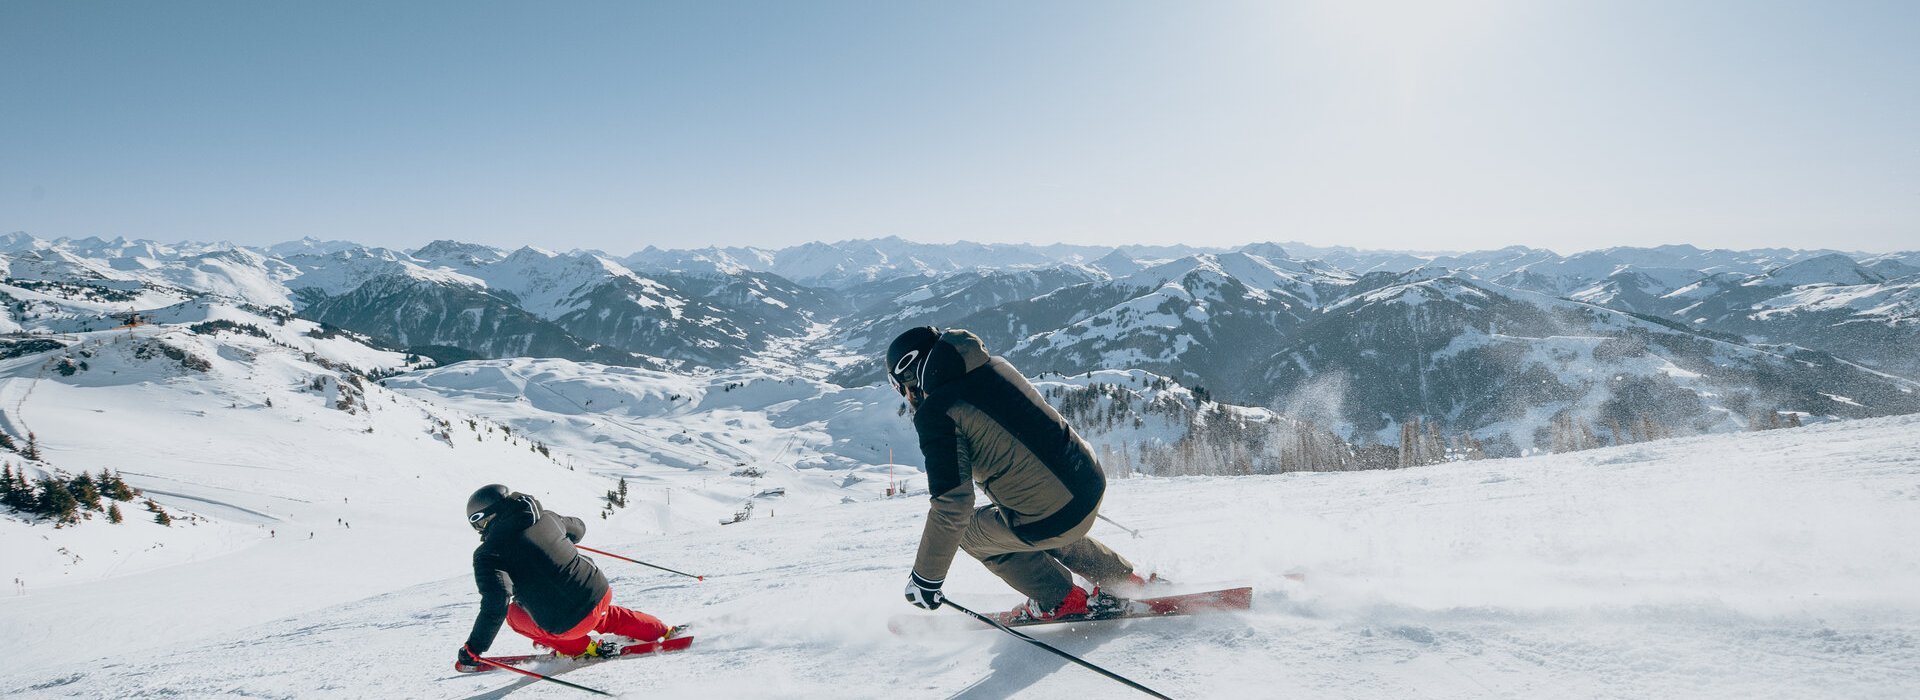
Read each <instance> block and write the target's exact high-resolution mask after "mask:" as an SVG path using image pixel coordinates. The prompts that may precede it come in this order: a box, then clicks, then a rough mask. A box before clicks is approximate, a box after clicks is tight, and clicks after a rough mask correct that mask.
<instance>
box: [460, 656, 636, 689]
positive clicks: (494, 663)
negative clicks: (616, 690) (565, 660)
mask: <svg viewBox="0 0 1920 700" xmlns="http://www.w3.org/2000/svg"><path fill="white" fill-rule="evenodd" d="M468 656H473V655H472V654H468ZM473 660H474V661H478V662H480V663H483V664H486V665H488V666H492V667H494V668H504V669H506V670H509V671H512V672H514V673H518V674H520V675H522V676H532V677H534V678H538V679H540V680H543V681H548V682H551V683H559V684H560V685H564V686H566V687H569V688H573V689H575V690H584V691H587V692H589V693H593V694H594V695H605V696H607V697H613V693H609V692H607V691H604V690H594V689H592V688H589V687H586V686H584V685H580V684H578V683H568V682H566V681H563V680H560V679H558V678H554V677H553V676H543V675H540V674H538V673H534V672H532V671H529V670H526V669H524V668H514V667H512V666H508V665H506V664H503V663H500V662H498V661H494V660H493V659H489V658H487V657H484V656H473Z"/></svg>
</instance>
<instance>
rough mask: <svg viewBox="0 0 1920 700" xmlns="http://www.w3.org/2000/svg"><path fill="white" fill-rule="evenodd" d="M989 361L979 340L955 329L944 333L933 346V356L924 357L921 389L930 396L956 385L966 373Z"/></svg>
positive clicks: (977, 337) (970, 333)
mask: <svg viewBox="0 0 1920 700" xmlns="http://www.w3.org/2000/svg"><path fill="white" fill-rule="evenodd" d="M992 360H993V357H992V356H990V355H988V354H987V346H986V344H985V343H983V342H981V341H980V336H977V335H974V334H973V333H972V332H971V331H967V330H963V329H959V328H954V329H950V330H947V331H944V332H942V333H941V334H940V341H939V342H937V343H935V344H934V346H933V352H931V353H928V354H927V372H926V380H925V389H926V390H927V392H929V393H931V392H933V391H934V390H935V389H938V388H940V387H941V386H943V385H946V384H950V383H952V382H955V381H958V380H959V379H960V378H961V377H963V376H966V374H967V373H968V372H972V371H974V370H976V369H980V368H981V367H985V366H986V365H987V363H988V362H990V361H992Z"/></svg>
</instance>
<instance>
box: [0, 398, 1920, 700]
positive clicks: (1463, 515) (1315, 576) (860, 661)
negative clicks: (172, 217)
mask: <svg viewBox="0 0 1920 700" xmlns="http://www.w3.org/2000/svg"><path fill="white" fill-rule="evenodd" d="M1113 484H1114V487H1113V490H1112V491H1111V492H1110V494H1109V496H1108V499H1107V503H1106V506H1105V508H1104V509H1103V510H1104V512H1105V513H1106V514H1108V515H1109V516H1110V517H1113V518H1115V519H1116V520H1119V521H1121V522H1122V523H1125V524H1127V525H1128V526H1130V527H1134V528H1137V529H1139V530H1141V532H1142V537H1141V538H1139V539H1134V538H1129V537H1128V536H1127V535H1126V534H1125V533H1123V532H1120V531H1119V530H1117V529H1115V528H1113V527H1111V526H1108V525H1105V524H1102V525H1100V526H1098V527H1096V528H1095V530H1094V532H1095V535H1096V536H1098V537H1100V538H1102V539H1103V540H1104V541H1106V542H1108V543H1109V544H1111V545H1113V546H1114V547H1115V548H1117V549H1118V550H1120V551H1121V552H1122V553H1123V554H1124V555H1126V556H1128V557H1129V558H1131V559H1132V560H1133V561H1134V562H1135V563H1136V564H1138V565H1140V566H1141V567H1142V568H1143V569H1148V568H1157V569H1158V570H1159V571H1160V572H1161V573H1162V574H1163V575H1166V576H1168V577H1170V578H1172V579H1173V580H1175V581H1184V582H1190V583H1189V585H1186V586H1182V587H1181V588H1182V589H1193V588H1199V587H1203V586H1202V583H1203V582H1204V583H1205V584H1206V585H1205V586H1204V587H1209V588H1210V587H1217V585H1225V584H1230V583H1251V584H1253V585H1254V586H1255V587H1256V591H1257V595H1256V599H1255V603H1254V609H1253V610H1252V611H1249V612H1247V613H1244V614H1234V615H1212V616H1204V617H1186V618H1170V619H1165V620H1140V621H1128V622H1118V623H1099V624H1092V625H1081V626H1078V627H1074V628H1042V629H1040V630H1039V631H1036V632H1035V634H1036V636H1038V637H1040V638H1042V639H1044V640H1046V641H1048V642H1049V643H1052V644H1055V645H1056V646H1059V647H1061V648H1063V649H1066V650H1068V651H1071V652H1074V653H1078V654H1081V655H1083V656H1085V657H1086V658H1088V659H1089V660H1091V661H1093V662H1094V663H1098V664H1101V665H1103V666H1106V667H1108V668H1110V669H1113V670H1115V671H1117V672H1120V673H1122V674H1124V675H1128V676H1129V677H1132V678H1134V679H1135V680H1137V681H1140V682H1142V683H1145V684H1146V685H1148V686H1151V687H1154V688H1156V689H1159V690H1161V691H1162V692H1166V693H1168V694H1170V695H1173V696H1175V697H1316V698H1325V697H1332V698H1373V697H1413V698H1481V697H1527V698H1531V697H1601V698H1645V697H1729V698H1731V697H1741V698H1744V697H1845V698H1902V697H1913V696H1915V695H1916V694H1920V557H1916V555H1915V554H1914V550H1913V549H1912V546H1911V544H1910V542H1909V541H1908V539H1907V538H1909V537H1911V535H1912V533H1915V532H1920V417H1912V416H1909V417H1898V418H1888V419H1875V420H1865V421H1855V422H1846V423H1833V424H1824V425H1819V426H1813V427H1808V428H1801V429H1793V430H1778V431H1770V432H1765V433H1748V434H1735V435H1719V436H1704V437H1698V438H1687V439H1679V440H1669V441H1662V442H1655V443H1643V444H1638V445H1629V446H1623V447H1617V448H1609V449H1603V450H1593V451H1588V452H1580V453H1574V454H1568V455H1558V456H1549V457H1535V458H1531V459H1521V460H1496V461H1485V462H1471V463H1455V464H1448V465H1440V466H1434V467H1423V468H1416V469H1408V470H1399V471H1388V472H1360V473H1331V474H1288V475H1280V476H1265V477H1237V478H1181V479H1135V480H1118V481H1115V482H1113ZM446 510H447V512H448V513H449V516H448V517H449V518H451V517H452V516H451V515H450V514H451V513H452V506H451V504H449V505H448V508H447V509H446ZM924 510H925V504H924V502H923V501H921V500H920V499H917V498H914V499H896V500H887V501H874V502H866V503H852V504H844V505H836V506H823V507H819V508H816V509H812V510H809V511H805V512H799V513H793V514H791V515H788V514H782V515H780V516H779V517H772V518H756V519H754V520H751V521H748V522H744V523H740V524H737V525H732V526H727V527H718V526H708V527H704V528H700V529H696V530H694V531H692V532H689V533H685V534H680V535H675V536H671V537H658V538H650V539H636V538H634V536H633V535H632V534H631V533H622V532H621V531H620V530H619V529H617V528H614V529H612V534H607V530H601V531H600V533H601V534H602V536H604V537H609V538H623V539H615V540H613V541H604V540H597V539H595V537H594V536H593V535H594V532H593V531H591V530H590V534H589V538H588V540H587V544H590V545H596V546H604V548H606V549H608V550H609V551H615V552H621V553H624V554H628V555H631V556H635V557H636V558H640V559H644V560H648V561H654V562H657V563H661V564H663V565H667V566H672V567H675V568H680V569H682V570H687V571H695V572H701V573H705V574H707V575H708V576H709V579H708V580H707V581H705V582H696V581H693V580H691V579H684V578H678V577H671V576H668V575H665V574H661V573H659V572H655V571H652V570H650V569H644V568H641V567H637V566H633V565H630V564H626V563H623V562H619V561H614V560H607V559H605V558H602V561H601V565H602V567H603V568H604V569H605V570H606V571H607V572H608V573H609V575H610V576H611V578H612V579H613V582H614V588H615V598H616V600H617V601H618V602H620V603H621V604H624V605H628V606H631V607H635V608H638V609H641V610H645V611H648V612H652V613H655V614H657V615H660V616H661V617H662V618H664V619H666V620H668V621H669V622H692V623H694V624H695V625H696V628H695V634H696V636H697V637H698V641H697V642H696V644H695V646H694V647H693V649H691V650H690V651H687V652H683V653H679V654H673V655H666V656H659V657H650V658H642V659H632V660H620V661H613V662H608V663H602V664H598V665H592V666H586V667H577V668H557V669H556V668H549V669H545V670H549V671H557V672H559V673H560V674H561V675H562V677H564V678H565V679H566V680H569V681H572V682H575V683H580V684H584V685H588V686H593V687H598V688H602V689H606V690H609V691H613V692H618V693H624V694H626V695H627V696H629V697H648V698H653V697H773V698H786V697H875V698H878V697H913V698H920V697H927V698H999V697H1034V698H1055V697H1101V698H1106V697H1127V696H1128V694H1129V692H1130V691H1127V690H1126V689H1125V688H1124V687H1121V686H1119V685H1117V684H1114V683H1113V682H1111V681H1109V680H1107V679H1104V678H1101V677H1099V676H1097V675H1095V674H1093V673H1091V672H1089V671H1086V670H1085V669H1081V668H1079V667H1077V666H1073V665H1071V664H1069V663H1067V662H1065V661H1062V660H1059V659H1055V658H1054V657H1051V656H1048V655H1046V654H1044V653H1043V652H1040V651H1039V650H1037V649H1034V648H1032V647H1030V646H1028V645H1026V644H1024V643H1021V642H1018V641H1016V640H1014V639H1011V638H1009V637H1007V636H1005V635H1003V634H1000V633H997V632H994V631H990V630H982V631H976V632H967V633H959V634H954V635H950V636H944V637H934V638H911V639H908V638H902V637H896V636H894V635H892V634H890V633H889V632H888V631H887V630H886V620H887V619H888V618H889V617H891V616H893V615H896V614H900V613H903V612H910V610H911V609H910V608H908V607H907V606H906V605H905V604H904V603H903V602H902V601H901V599H900V593H899V589H900V588H901V586H902V585H904V584H903V581H902V579H904V578H905V571H906V567H907V566H908V564H909V563H910V561H911V559H912V552H913V548H914V546H915V543H916V541H917V538H918V535H919V531H920V521H921V518H922V517H923V514H924ZM592 525H593V521H590V527H591V526H592ZM445 527H446V528H448V529H450V530H456V531H457V530H458V529H459V527H460V526H459V525H458V524H457V523H456V522H453V521H451V520H449V522H448V524H447V525H446V526H445ZM432 545H433V546H436V547H441V548H447V547H464V546H465V545H457V544H455V543H454V540H452V539H443V540H439V541H436V542H434V543H432ZM248 551H249V552H251V551H253V550H248ZM383 551H386V552H388V553H390V554H400V553H401V552H404V551H405V550H404V548H396V547H389V548H386V549H385V550H383ZM246 554H247V553H245V552H243V553H242V554H238V555H229V556H227V557H221V558H217V559H214V560H212V561H202V562H196V563H193V564H191V565H181V566H173V567H168V568H165V569H161V570H155V571H149V572H144V573H138V574H134V575H129V576H123V577H120V578H116V579H107V580H104V581H99V582H95V583H88V584H78V585H73V586H68V587H64V588H59V589H55V590H54V591H52V592H50V593H46V594H40V593H36V594H35V595H30V596H26V597H22V598H0V622H4V623H5V627H6V628H8V629H9V630H10V631H11V630H13V629H15V628H16V626H17V625H18V624H20V623H22V622H24V621H28V620H41V619H44V618H42V617H41V616H40V615H37V614H36V615H28V614H27V613H28V612H29V611H30V610H39V611H40V612H42V613H44V612H48V611H53V612H57V613H58V614H59V615H60V616H61V619H62V620H63V623H64V624H65V625H66V626H67V628H68V630H69V631H67V632H64V633H62V634H60V635H59V639H60V641H58V642H57V644H59V645H60V647H61V650H60V651H57V652H51V653H48V652H45V651H44V650H42V651H41V653H30V652H31V651H32V650H31V649H30V648H29V649H22V648H21V647H20V646H19V645H20V644H22V643H27V644H31V643H33V642H32V641H22V640H23V639H26V640H38V641H39V642H41V643H49V642H52V639H53V638H51V637H48V636H46V635H41V634H27V635H13V634H9V635H7V637H8V639H0V659H19V658H22V655H23V654H24V655H26V656H32V657H34V658H35V659H37V661H36V662H35V663H31V664H15V663H12V662H9V663H7V664H6V665H5V666H4V667H0V695H4V696H6V697H21V698H39V697H90V698H91V697H154V696H170V697H206V696H214V695H244V696H253V697H275V698H277V697H410V698H503V697H512V698H544V697H555V698H559V697H581V696H582V695H581V694H579V693H578V692H577V691H573V690H569V689H567V688H562V687H558V686H554V685H552V684H546V683H538V682H534V681H531V680H530V679H521V678H517V677H510V676H508V675H506V674H504V673H498V672H496V673H491V674H481V675H463V674H457V673H454V672H453V671H452V669H451V664H452V658H453V652H454V650H455V649H456V648H457V647H458V646H459V644H460V642H461V641H462V640H463V639H464V637H465V635H466V632H467V628H468V626H469V625H470V624H471V621H472V618H473V615H474V613H475V611H476V609H477V603H478V599H477V596H476V594H475V593H474V591H473V584H472V581H471V579H470V576H469V575H468V574H467V573H466V572H465V571H464V569H463V568H462V567H461V566H460V563H461V558H462V556H463V555H464V549H462V550H460V551H439V552H434V553H433V558H434V560H435V561H438V562H442V565H443V566H444V569H443V571H444V577H443V578H441V579H439V580H432V581H429V582H426V583H420V584H417V585H408V586H401V587H397V588H394V589H389V590H386V591H385V592H380V593H378V594H374V595H371V596H366V597H360V598H357V599H353V600H350V601H347V602H342V603H337V604H329V605H325V606H323V607H319V608H318V609H311V610H307V611H305V612H298V613H296V614H290V615H287V616H284V617H280V618H278V619H273V620H272V621H270V622H265V623H250V624H246V625H242V626H239V627H238V628H233V627H221V626H220V623H219V621H220V620H221V619H222V617H223V609H224V608H225V606H228V605H231V604H233V602H234V601H233V600H231V599H229V597H228V596H226V595H224V594H222V595H216V594H213V593H211V592H212V591H222V592H224V591H227V590H229V588H230V587H234V586H240V587H244V586H246V585H247V580H248V579H246V578H245V574H244V571H241V570H239V569H243V567H238V566H236V565H238V564H241V563H244V562H247V561H249V560H248V559H246V558H245V555H246ZM312 557H313V558H312V559H311V560H309V561H298V560H289V559H287V558H284V557H282V558H277V559H274V560H272V561H273V562H274V563H276V564H277V565H281V566H311V567H315V568H316V569H319V568H324V567H341V566H351V567H357V568H355V569H353V571H352V572H351V575H353V576H355V577H357V578H362V579H365V580H364V581H362V587H363V588H364V587H369V586H375V585H377V583H378V581H379V579H380V577H381V574H382V571H381V569H382V565H381V561H380V560H378V559H375V560H367V559H365V558H358V559H355V558H351V557H348V556H346V553H345V552H342V551H341V550H339V549H337V548H336V549H320V550H317V551H315V552H314V553H313V555H312ZM223 562H224V563H225V565H222V563H223ZM1296 567H1299V568H1304V570H1305V571H1306V572H1307V576H1306V580H1305V581H1304V582H1293V581H1289V580H1287V579H1286V578H1285V577H1284V576H1283V574H1284V573H1286V572H1288V571H1291V570H1294V569H1295V568H1296ZM284 580H285V579H276V581H282V582H284ZM319 580H320V581H321V583H316V584H314V585H324V582H325V581H328V580H330V579H328V578H326V577H319ZM129 586H132V587H140V588H146V589H158V590H159V591H160V592H161V595H158V596H155V595H149V596H145V597H143V598H141V599H140V600H142V601H144V604H149V605H150V604H155V603H156V602H157V601H161V600H164V601H166V603H165V604H167V605H175V606H182V607H185V608H189V609H192V610H194V611H197V612H198V613H199V614H203V615H205V616H206V620H207V622H206V625H205V626H204V627H202V630H203V631H204V632H205V633H206V634H207V635H208V636H204V637H199V638H193V637H190V636H187V635H184V634H183V635H181V636H179V637H177V638H159V639H156V638H151V637H150V636H149V635H148V634H147V632H148V628H147V627H146V626H145V625H143V624H142V621H143V617H144V616H145V615H146V614H147V613H146V612H145V611H143V610H142V609H140V608H139V607H135V606H133V605H130V604H129V603H127V602H125V601H123V600H121V599H119V598H117V597H116V596H114V595H111V593H113V592H114V591H116V590H126V589H127V587H129ZM947 591H948V592H949V593H950V594H951V595H953V596H954V597H955V598H956V599H958V600H960V601H961V602H963V603H964V604H967V605H969V606H970V607H973V608H975V609H996V608H1001V607H1005V606H1010V605H1012V604H1013V603H1015V602H1017V600H1016V596H1015V595H1014V594H1012V593H1011V592H1010V591H1009V590H1008V589H1007V588H1006V587H1005V586H1004V585H1003V584H1001V583H1000V582H998V581H997V580H996V579H993V578H992V577H991V576H990V575H989V574H987V573H986V571H985V570H984V569H983V568H981V567H980V566H979V565H977V564H975V563H973V562H971V561H969V560H967V559H966V558H965V557H964V556H963V557H961V558H960V560H959V561H958V562H957V563H956V564H955V567H954V571H953V574H952V575H951V577H950V579H949V582H948V584H947ZM309 592H310V591H308V590H303V589H302V588H300V586H299V585H297V584H294V585H290V587H289V588H288V589H287V590H285V591H282V592H280V593H281V594H282V595H285V596H302V595H306V594H308V593H309ZM240 597H241V598H245V597H247V596H240ZM49 606H50V607H49ZM925 614H930V615H946V614H958V613H949V612H947V611H940V612H935V613H925ZM170 631H173V632H181V631H183V630H182V629H180V628H175V629H173V630H170ZM129 637H131V638H133V639H131V640H129V639H127V638H129ZM131 648H150V649H149V650H148V651H144V652H140V653H129V652H124V651H121V649H131ZM528 648H529V647H528V645H527V644H526V642H525V640H523V639H520V638H518V637H517V636H515V635H514V634H513V633H512V632H511V631H508V630H505V629H503V630H502V632H501V637H500V641H499V642H498V643H497V644H496V646H495V649H494V650H493V653H498V654H508V653H516V652H519V651H523V650H526V649H528Z"/></svg>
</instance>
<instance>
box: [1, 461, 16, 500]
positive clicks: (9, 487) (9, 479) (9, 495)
mask: <svg viewBox="0 0 1920 700" xmlns="http://www.w3.org/2000/svg"><path fill="white" fill-rule="evenodd" d="M0 505H4V506H6V507H8V508H11V507H13V463H12V462H8V463H7V464H6V468H5V472H4V473H0Z"/></svg>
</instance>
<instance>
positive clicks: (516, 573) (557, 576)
mask: <svg viewBox="0 0 1920 700" xmlns="http://www.w3.org/2000/svg"><path fill="white" fill-rule="evenodd" d="M495 507H496V508H502V509H505V510H504V511H502V512H500V513H498V514H497V515H495V516H494V518H493V521H492V522H490V523H487V529H486V531H484V532H482V533H480V546H479V547H477V548H475V549H474V550H473V581H474V584H475V585H477V586H479V588H480V617H479V618H477V619H475V620H474V621H473V631H472V632H470V633H468V635H467V649H468V650H469V651H471V652H472V653H474V654H481V653H484V652H485V651H486V650H487V648H488V647H491V646H493V637H494V635H496V634H499V633H500V623H501V622H504V621H506V619H507V603H508V601H509V599H511V601H512V602H514V603H517V604H519V605H520V607H522V608H526V610H527V614H528V615H529V616H531V617H532V618H533V621H534V622H535V623H537V624H539V625H540V629H543V630H547V631H549V632H565V631H567V630H570V629H573V627H574V626H575V625H578V624H580V622H581V621H582V620H585V619H586V618H587V614H588V613H591V612H593V608H594V606H596V605H599V603H600V599H601V598H603V597H605V596H606V595H607V590H608V588H607V577H606V576H605V575H603V574H601V573H600V568H599V567H597V566H594V565H593V560H592V559H588V558H587V557H586V556H585V555H582V554H580V552H579V550H576V549H574V548H573V543H575V542H579V541H580V538H582V537H585V536H586V534H587V524H586V523H584V522H581V521H580V519H579V518H573V517H568V516H565V515H561V514H559V513H553V512H549V511H546V510H543V509H541V508H540V502H539V501H536V500H533V497H532V496H528V495H526V494H523V493H516V494H513V495H511V496H508V497H507V501H506V502H503V503H502V504H500V505H498V506H495Z"/></svg>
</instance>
